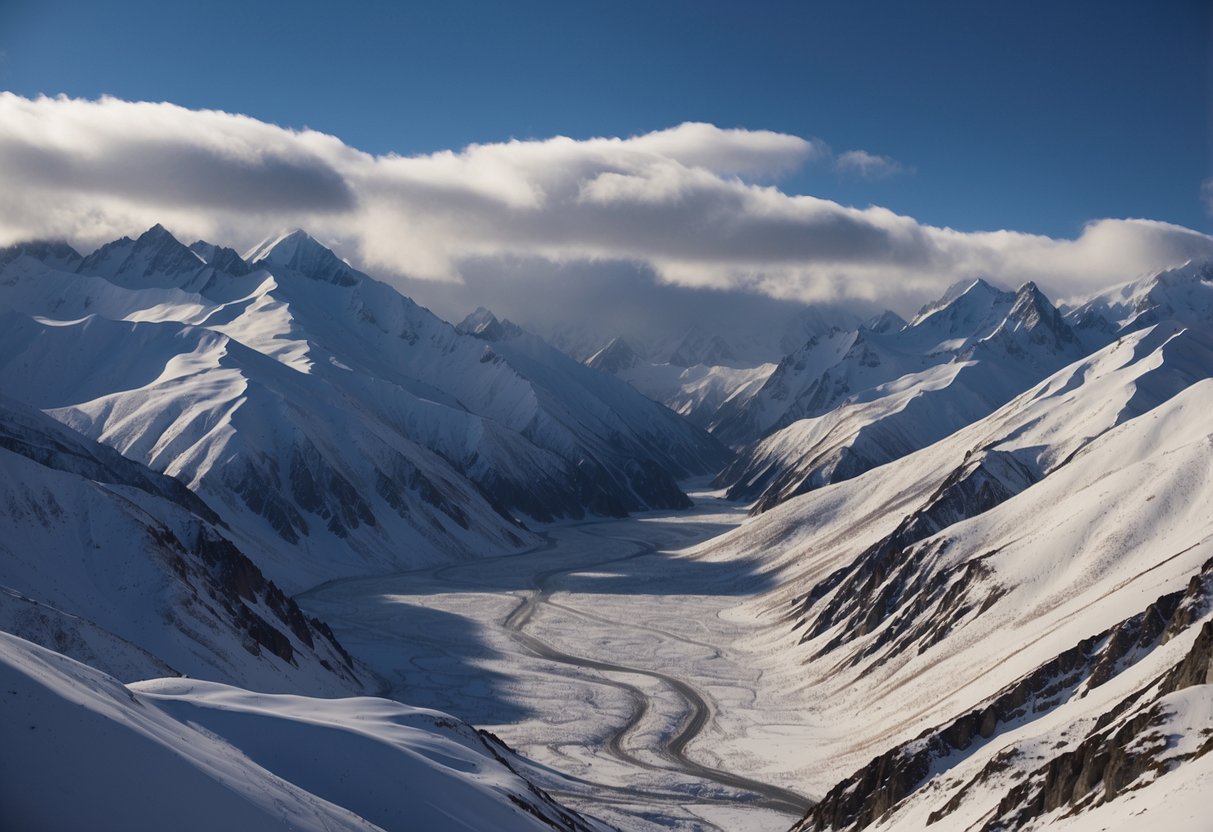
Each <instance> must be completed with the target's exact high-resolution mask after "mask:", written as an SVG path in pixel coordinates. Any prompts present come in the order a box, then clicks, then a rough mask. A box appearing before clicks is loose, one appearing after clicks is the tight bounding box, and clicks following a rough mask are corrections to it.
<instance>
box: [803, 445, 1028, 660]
mask: <svg viewBox="0 0 1213 832" xmlns="http://www.w3.org/2000/svg"><path fill="white" fill-rule="evenodd" d="M1038 479H1039V475H1038V474H1037V473H1036V472H1034V471H1033V470H1032V469H1031V468H1029V467H1028V466H1027V465H1026V464H1024V463H1023V462H1021V461H1020V460H1018V459H1017V458H1016V457H1015V456H1014V455H1012V454H1009V453H1005V452H1000V451H984V452H981V453H979V454H976V455H973V456H971V457H970V458H969V459H967V460H966V461H965V462H964V464H962V465H961V466H960V467H958V468H957V469H956V470H955V471H953V472H952V474H951V475H949V476H948V478H947V479H946V480H944V482H943V483H942V484H941V485H940V486H939V488H937V489H936V490H935V492H934V493H933V494H931V496H930V497H929V498H928V499H927V501H926V503H925V504H924V505H923V506H922V507H921V508H920V509H918V510H917V511H915V512H913V513H912V514H909V515H907V516H906V517H905V518H904V519H903V520H902V521H901V523H899V524H898V526H897V528H896V529H894V531H893V532H892V533H891V534H890V535H888V536H887V537H886V538H884V539H883V540H881V541H879V542H877V543H876V544H874V545H872V546H871V547H869V548H868V549H867V550H865V551H864V552H862V553H861V554H860V555H859V557H857V558H856V559H855V560H854V562H852V563H851V564H848V565H847V566H845V567H843V568H842V569H840V570H838V571H837V572H835V573H834V574H832V575H830V576H829V577H828V578H826V579H825V580H824V581H822V582H821V583H819V584H817V585H816V586H814V587H813V588H812V589H811V590H810V591H809V593H808V594H807V595H806V596H805V597H804V598H803V600H801V601H800V602H799V603H798V604H797V605H796V606H795V607H794V608H793V610H792V613H791V614H792V615H793V617H794V618H795V619H797V620H798V621H799V623H798V625H797V626H804V627H805V631H804V634H803V635H802V637H801V642H802V643H803V642H805V641H809V640H811V639H814V638H817V637H818V636H820V635H821V634H823V633H825V632H826V631H828V630H830V629H832V628H834V627H836V626H837V625H839V624H844V625H845V626H844V627H843V628H842V629H841V630H840V632H839V633H838V634H837V635H836V636H835V637H834V638H833V639H832V640H831V641H830V642H829V643H828V644H827V645H826V646H825V647H823V648H821V650H820V651H819V652H818V654H817V655H816V656H814V658H819V657H820V656H822V655H824V654H826V653H829V652H831V651H833V650H835V649H837V648H839V647H841V646H843V645H845V644H849V643H851V642H853V641H855V640H856V639H858V638H861V637H863V636H866V635H868V634H869V633H872V632H873V631H875V630H877V629H878V628H880V627H881V626H882V625H883V624H884V623H885V622H886V621H891V622H892V623H891V625H890V626H888V627H886V628H884V629H883V630H882V632H881V634H880V636H879V637H878V638H877V639H874V640H873V641H872V643H870V644H868V645H867V646H866V647H865V649H864V650H863V651H861V652H860V653H859V654H857V655H856V656H855V657H854V658H853V659H852V663H857V662H858V661H860V660H863V659H866V658H868V657H872V656H875V655H876V654H877V653H878V652H879V651H882V650H884V649H889V650H894V651H902V650H906V649H917V650H918V651H919V652H922V651H924V650H926V649H927V648H928V647H930V646H931V645H932V644H935V643H936V642H938V641H939V640H940V639H941V638H943V637H944V636H946V635H947V633H948V632H949V631H950V630H951V629H952V628H953V627H954V626H955V625H956V624H957V623H958V622H959V621H961V620H962V619H964V618H966V617H968V616H971V615H979V614H980V613H981V612H982V611H984V609H985V607H986V606H987V605H988V604H990V603H991V602H992V600H993V599H994V598H995V597H997V594H998V593H999V592H1000V590H998V589H997V588H991V587H986V589H985V590H984V593H983V592H982V590H981V589H980V588H979V586H980V585H981V584H982V583H983V579H984V578H986V577H987V572H988V570H987V569H986V568H985V567H984V566H983V564H982V563H981V559H975V560H970V561H968V562H967V563H965V564H961V565H959V566H958V567H955V568H953V569H948V570H940V571H937V572H934V573H933V574H932V572H931V570H927V569H923V568H922V566H923V564H924V563H925V562H926V561H927V560H928V559H929V558H931V557H933V556H934V555H935V554H936V552H935V551H933V550H931V549H929V548H923V547H918V546H916V545H915V544H917V543H918V542H919V541H922V540H924V539H925V538H927V537H929V536H931V535H933V534H935V533H936V532H938V531H940V530H941V529H944V528H947V527H948V526H950V525H952V524H954V523H957V522H959V521H961V520H965V519H967V518H969V517H975V516H977V515H978V514H981V513H983V512H985V511H989V510H990V509H991V508H993V507H995V506H997V505H999V504H1000V503H1002V502H1003V501H1005V500H1007V499H1009V498H1010V497H1012V496H1014V495H1015V494H1017V493H1019V492H1020V491H1022V490H1024V489H1025V488H1027V487H1028V486H1029V485H1031V484H1032V483H1034V482H1036V481H1037V480H1038ZM958 576H959V577H958ZM827 596H828V600H826V599H827ZM928 611H930V614H929V615H928Z"/></svg>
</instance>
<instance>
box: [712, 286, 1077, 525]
mask: <svg viewBox="0 0 1213 832" xmlns="http://www.w3.org/2000/svg"><path fill="white" fill-rule="evenodd" d="M896 323H897V321H896V319H895V318H893V317H889V316H881V317H879V318H877V319H876V320H874V321H872V325H873V326H872V328H868V327H867V326H865V327H861V328H860V329H859V330H856V331H854V332H843V331H840V330H835V331H834V332H832V333H831V334H830V336H829V337H826V338H821V339H814V340H812V341H810V342H809V343H808V344H806V345H805V347H804V348H803V349H802V350H800V351H799V352H797V353H795V354H793V355H791V356H789V357H788V358H786V359H784V361H783V362H782V363H781V364H780V366H779V367H778V368H777V369H776V370H775V372H774V373H773V374H772V375H771V377H770V378H769V379H768V380H767V382H766V384H765V385H764V386H763V388H762V389H761V390H759V391H758V392H757V393H755V394H754V395H753V396H752V397H750V398H748V399H745V400H740V401H738V402H737V404H736V406H734V407H732V408H722V416H721V418H720V421H719V422H718V423H717V424H716V425H714V426H713V430H714V431H715V432H716V433H717V435H722V436H725V437H727V436H729V435H733V436H736V437H739V438H744V437H745V436H747V435H752V434H753V433H754V432H759V433H761V432H764V431H765V432H766V435H765V436H764V437H763V438H762V439H760V440H758V441H755V442H752V443H751V444H749V445H747V446H746V447H744V448H743V449H742V450H741V451H740V453H739V454H738V458H737V459H736V460H735V461H734V462H733V463H732V464H731V465H730V466H729V467H728V468H726V469H725V471H724V472H723V473H722V474H721V475H720V477H719V478H718V479H717V484H718V485H722V486H727V487H728V488H729V496H730V497H732V498H734V499H746V500H755V501H756V503H755V509H756V510H757V511H765V510H767V509H770V508H771V507H773V506H776V505H778V504H779V503H781V502H783V501H784V500H787V499H788V498H790V497H792V496H795V495H797V494H803V493H805V492H807V491H810V490H812V489H814V488H820V487H822V486H823V485H828V484H830V483H834V482H840V481H842V480H844V479H848V478H851V477H854V476H858V475H859V474H862V473H863V472H865V471H868V470H871V469H872V468H875V467H877V466H879V465H883V464H885V463H887V462H890V461H892V460H895V459H898V458H900V457H902V456H905V455H906V454H908V453H912V452H913V451H916V450H918V449H920V448H924V447H926V446H927V445H929V444H931V443H932V442H935V441H938V440H940V439H942V438H944V437H945V436H948V435H949V434H951V433H953V432H954V431H956V430H959V429H960V428H962V427H964V426H965V425H968V424H970V423H972V422H973V421H975V420H977V419H980V418H981V417H983V416H985V415H986V414H988V413H990V412H992V411H993V410H994V409H995V408H997V407H999V406H1000V405H1002V404H1004V403H1005V402H1007V401H1008V400H1010V399H1011V398H1012V397H1013V396H1014V395H1015V394H1017V393H1019V392H1021V391H1023V390H1024V389H1026V388H1027V387H1029V386H1030V385H1032V384H1033V383H1035V382H1037V381H1039V380H1040V379H1042V378H1044V377H1045V376H1046V375H1048V374H1049V373H1051V372H1053V371H1055V370H1057V369H1059V368H1060V367H1062V366H1065V365H1066V364H1069V363H1070V362H1072V361H1074V360H1076V359H1078V358H1080V357H1081V356H1083V355H1084V354H1085V353H1086V349H1085V348H1084V346H1083V345H1082V343H1081V342H1080V340H1079V338H1078V336H1077V335H1076V334H1075V333H1074V331H1073V329H1072V328H1071V327H1070V326H1069V324H1068V323H1067V322H1066V321H1065V320H1064V319H1063V317H1062V315H1061V314H1060V312H1058V310H1057V309H1056V308H1055V307H1054V306H1053V305H1052V304H1051V303H1050V302H1049V300H1048V299H1047V298H1046V297H1045V296H1044V295H1043V294H1042V293H1041V292H1040V290H1039V289H1037V287H1036V286H1035V285H1034V284H1032V283H1028V284H1025V285H1024V286H1022V287H1020V289H1019V290H1018V291H1017V292H1014V293H1010V292H1002V291H999V290H997V289H995V288H994V287H992V286H990V285H989V284H987V283H985V282H984V281H980V280H978V281H974V282H973V283H971V284H969V285H967V286H965V287H956V288H954V289H953V290H952V291H951V292H949V294H948V295H946V296H945V297H944V298H943V299H941V300H940V301H939V302H937V303H935V304H931V305H928V306H926V307H924V308H923V310H922V311H921V312H920V313H919V314H918V316H916V317H915V318H914V320H913V321H911V322H910V323H909V324H905V325H903V326H900V327H898V326H897V325H896Z"/></svg>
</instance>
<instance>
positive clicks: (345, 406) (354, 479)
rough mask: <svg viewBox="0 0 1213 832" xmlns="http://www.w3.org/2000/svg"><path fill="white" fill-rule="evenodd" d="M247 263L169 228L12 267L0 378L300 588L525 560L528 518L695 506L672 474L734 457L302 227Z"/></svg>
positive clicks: (646, 405) (665, 415)
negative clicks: (137, 466)
mask: <svg viewBox="0 0 1213 832" xmlns="http://www.w3.org/2000/svg"><path fill="white" fill-rule="evenodd" d="M34 253H37V252H34ZM249 257H250V260H251V261H252V262H251V263H249V262H246V261H245V260H244V259H242V258H238V257H235V255H234V253H233V252H230V250H221V249H219V248H217V247H215V246H212V245H210V244H207V243H204V242H201V241H200V242H198V243H195V244H194V246H193V250H191V249H188V248H186V247H185V246H182V245H181V244H180V243H178V242H177V241H176V240H174V239H173V238H172V237H171V235H169V234H168V232H167V231H165V230H164V229H163V228H160V227H156V228H153V229H151V230H149V231H148V232H146V233H145V234H144V235H142V236H141V237H140V238H139V239H138V240H134V241H131V240H128V239H125V238H124V239H123V240H120V241H117V242H115V243H112V244H109V245H107V246H103V247H102V248H101V249H99V250H98V251H97V252H95V253H94V254H92V255H90V256H89V257H88V258H85V259H84V260H83V261H81V262H80V263H79V264H77V267H78V272H79V273H68V272H65V271H63V270H61V269H55V268H51V267H49V266H48V265H47V264H45V263H43V262H41V261H39V260H38V259H37V258H36V257H34V256H32V254H31V253H30V252H24V253H20V254H18V255H15V256H12V257H10V258H9V260H8V263H7V265H6V266H5V267H4V269H3V271H2V272H0V310H2V309H3V307H4V306H8V307H10V309H9V311H8V312H3V311H0V315H2V316H3V317H4V324H3V332H2V334H0V341H3V344H2V346H3V350H2V351H0V380H2V381H3V383H4V384H5V387H6V389H7V390H10V391H12V393H13V394H15V395H17V396H19V397H21V398H23V399H24V400H25V401H27V402H29V403H31V404H33V405H34V406H36V407H39V408H42V409H47V410H52V411H53V412H54V414H55V415H56V416H57V417H58V418H60V419H62V420H64V421H66V422H67V423H69V424H70V425H72V426H73V427H75V428H76V429H78V430H80V431H82V432H84V433H85V434H87V435H88V436H90V437H92V438H96V439H98V440H100V441H102V442H105V443H107V444H110V445H112V446H113V447H115V448H118V449H119V450H120V451H121V452H122V453H124V454H127V455H128V456H131V457H132V458H134V459H138V460H140V461H142V462H145V463H146V464H148V465H149V466H151V467H152V468H154V469H156V470H160V471H164V472H166V473H169V474H170V475H172V476H174V477H177V478H179V479H181V480H182V481H183V482H186V483H187V484H189V485H190V487H191V488H194V489H195V490H197V491H198V492H199V493H200V494H202V495H203V496H204V497H205V498H206V499H207V500H208V502H209V503H211V504H212V505H213V506H214V507H215V508H216V509H217V510H218V511H220V513H221V514H222V515H223V516H224V518H225V519H226V520H228V522H229V523H231V524H232V526H233V528H235V529H236V530H237V531H239V532H240V533H242V534H246V535H247V536H249V537H250V538H258V539H259V538H262V537H264V535H265V532H266V531H267V530H272V532H273V533H274V534H276V535H277V536H278V537H279V538H280V540H281V542H282V544H285V546H278V547H276V549H275V551H277V553H278V556H277V557H276V558H275V559H274V562H272V563H268V564H267V568H270V569H271V571H272V572H273V574H274V576H275V578H276V579H278V580H280V581H282V582H283V583H284V584H285V585H287V586H288V587H290V588H291V589H297V588H301V587H302V586H305V585H310V584H312V583H315V582H318V581H320V580H325V579H327V578H331V577H336V576H339V575H351V574H359V573H365V572H368V571H369V572H373V571H385V570H388V569H397V568H409V567H413V566H417V565H423V564H425V563H430V562H434V561H436V560H440V559H446V558H450V557H459V556H465V555H466V554H468V553H471V552H477V553H492V552H502V551H511V550H517V549H519V548H522V547H525V546H528V545H534V543H535V538H534V536H533V535H531V534H530V533H529V532H527V531H526V530H525V529H523V528H522V527H521V526H520V524H519V523H518V521H517V520H516V519H515V517H514V516H513V515H515V514H518V515H527V516H530V517H533V518H537V519H540V520H548V519H552V518H555V517H579V516H582V515H583V514H584V513H585V512H587V511H590V512H595V513H600V514H622V513H625V512H628V511H632V510H636V509H643V508H648V507H655V506H664V507H680V506H685V505H686V504H687V499H686V497H685V495H683V494H682V492H681V491H679V490H678V488H677V485H676V483H675V479H676V478H677V477H680V476H685V475H691V474H702V473H707V472H710V471H713V470H715V469H716V468H718V467H719V465H720V464H721V463H722V462H723V460H724V457H725V452H724V450H723V449H722V448H721V447H720V446H719V444H718V443H716V442H715V441H714V440H712V439H711V437H709V436H708V435H707V434H706V433H704V432H703V431H701V430H698V429H696V428H694V427H693V426H691V425H689V424H688V423H686V422H685V421H683V420H681V419H679V418H678V417H677V416H676V415H674V414H672V413H670V412H669V411H668V410H666V409H664V408H661V407H658V406H655V405H654V404H653V403H652V402H650V401H648V400H647V399H645V398H644V397H643V396H641V395H639V394H637V393H636V392H635V391H634V390H632V389H631V388H629V387H627V386H626V385H624V384H621V383H618V382H616V381H614V380H612V379H609V378H606V377H604V376H603V375H602V374H599V373H595V372H593V371H590V370H588V369H586V368H583V367H580V366H579V365H577V364H576V363H575V362H572V361H571V360H569V359H567V358H566V357H565V356H563V355H562V354H560V353H559V352H557V351H556V350H554V349H551V348H549V347H547V346H546V345H542V342H538V339H533V340H534V341H535V342H538V343H532V341H531V339H529V338H528V339H524V340H525V341H526V343H527V344H528V345H529V346H527V347H526V349H523V348H521V347H519V346H511V347H509V348H505V349H501V350H495V349H494V348H493V347H492V346H491V345H489V344H488V343H486V342H485V341H483V340H481V339H479V338H477V337H474V336H472V335H464V334H461V333H459V332H457V331H456V330H455V329H454V328H453V327H451V326H450V325H449V324H446V323H445V322H443V321H440V320H439V319H438V318H436V317H434V316H433V315H432V314H431V313H430V312H428V310H425V309H423V308H421V307H419V306H417V305H416V304H414V303H412V301H410V300H408V299H407V298H404V297H402V296H401V295H399V294H398V293H397V292H395V291H394V290H392V289H391V288H390V287H388V286H386V285H385V284H382V283H378V282H376V281H374V280H372V279H370V278H369V277H367V276H366V275H363V274H361V273H359V272H357V271H356V270H354V269H353V268H352V267H350V266H349V265H348V264H346V263H345V262H344V261H341V260H340V259H339V258H337V257H336V256H335V255H334V254H333V253H332V252H331V251H329V250H328V249H326V248H324V247H323V246H320V245H319V244H318V243H316V242H315V241H314V240H312V239H311V238H309V237H307V235H305V234H303V233H302V232H292V233H290V234H287V235H284V236H282V237H281V238H276V239H273V240H269V241H267V242H266V243H265V244H264V245H262V246H260V247H258V248H257V249H256V250H254V251H253V252H250V255H249ZM207 258H210V261H208V259H207ZM60 259H62V258H60ZM211 261H213V262H214V263H215V264H227V266H226V270H222V271H221V270H220V269H219V268H218V267H217V266H216V265H213V264H212V262H211ZM57 262H58V261H57ZM90 269H91V270H93V272H95V274H87V273H86V272H88V271H89V270H90ZM271 548H275V547H271Z"/></svg>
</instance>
